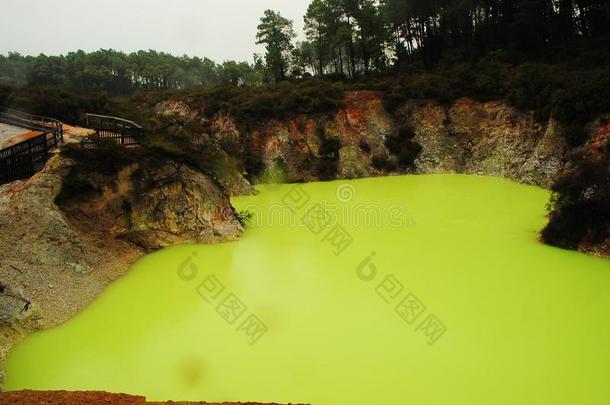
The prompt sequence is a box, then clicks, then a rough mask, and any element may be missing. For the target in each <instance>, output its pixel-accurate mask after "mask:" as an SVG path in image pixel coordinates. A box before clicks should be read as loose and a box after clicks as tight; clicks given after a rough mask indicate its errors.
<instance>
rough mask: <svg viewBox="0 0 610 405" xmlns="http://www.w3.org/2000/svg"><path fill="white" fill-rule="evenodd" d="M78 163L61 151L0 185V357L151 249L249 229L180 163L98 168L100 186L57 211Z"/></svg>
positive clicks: (212, 186) (204, 180)
mask: <svg viewBox="0 0 610 405" xmlns="http://www.w3.org/2000/svg"><path fill="white" fill-rule="evenodd" d="M72 164H73V162H70V161H68V160H66V159H64V158H62V157H60V156H59V155H57V156H55V157H53V158H52V159H51V160H50V161H49V162H48V163H47V166H46V168H45V170H44V171H43V172H41V173H39V174H37V175H35V176H34V177H32V178H31V179H29V180H28V181H26V182H17V183H12V184H9V185H6V186H3V187H0V229H1V230H2V231H1V232H0V251H1V252H2V257H1V260H0V362H1V361H3V360H4V358H5V356H6V354H7V351H8V349H9V348H10V346H11V345H12V344H13V343H14V342H16V341H17V340H19V339H21V338H22V337H23V336H25V335H27V334H29V333H31V332H32V331H35V330H39V329H45V328H49V327H52V326H54V325H57V324H59V323H62V322H64V321H66V320H67V319H69V318H70V317H72V316H73V315H74V314H76V313H77V312H78V311H79V310H81V309H82V308H84V307H85V306H86V305H88V304H89V303H90V302H91V301H92V300H93V299H94V298H95V297H96V296H97V295H99V294H100V293H101V291H102V290H103V289H104V288H105V287H106V286H107V285H108V284H109V283H110V282H112V281H113V280H115V279H117V278H118V277H120V276H121V275H123V274H124V273H125V272H126V271H127V270H128V269H129V268H130V267H131V265H132V264H133V263H134V262H135V261H136V260H137V259H138V258H140V257H141V256H142V255H143V254H144V253H145V252H146V251H150V250H154V249H159V248H161V247H164V246H168V245H171V244H177V243H214V242H220V241H225V240H232V239H236V238H237V237H239V235H240V234H241V233H242V228H241V225H240V224H239V221H238V220H237V218H236V214H235V211H234V209H233V207H232V206H231V204H230V201H229V196H228V194H227V193H226V192H225V190H224V189H223V188H222V187H221V186H219V185H218V184H217V183H216V182H215V181H213V180H212V179H211V178H210V177H208V176H206V175H204V174H202V173H199V172H196V171H194V170H192V169H190V168H188V167H186V166H184V165H181V164H178V163H176V162H173V161H163V162H159V161H153V162H151V161H146V160H144V161H142V162H139V163H138V164H132V165H129V166H127V167H125V168H124V169H123V170H121V171H120V172H119V173H118V174H115V175H101V174H97V175H96V174H91V176H90V178H91V179H92V182H93V183H94V185H95V188H96V189H97V190H98V192H97V193H89V194H82V195H75V196H73V198H70V199H69V200H67V201H66V202H65V203H62V206H61V207H58V206H57V205H56V204H55V198H56V196H57V195H58V193H59V192H60V190H61V188H62V182H63V181H64V179H65V177H66V175H67V172H68V171H69V170H70V168H71V166H72ZM0 376H1V375H0Z"/></svg>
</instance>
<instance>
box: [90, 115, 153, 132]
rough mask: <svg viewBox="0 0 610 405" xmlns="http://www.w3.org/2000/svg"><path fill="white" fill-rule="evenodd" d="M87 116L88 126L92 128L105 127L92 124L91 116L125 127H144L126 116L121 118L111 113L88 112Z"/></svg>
mask: <svg viewBox="0 0 610 405" xmlns="http://www.w3.org/2000/svg"><path fill="white" fill-rule="evenodd" d="M85 116H86V118H87V128H92V129H103V128H96V127H95V126H91V118H94V119H97V120H99V121H100V122H102V123H104V122H113V123H115V124H117V125H123V126H125V127H129V128H139V129H142V127H141V126H140V125H138V124H136V123H135V122H133V121H130V120H126V119H124V118H119V117H112V116H110V115H100V114H91V113H87V114H85Z"/></svg>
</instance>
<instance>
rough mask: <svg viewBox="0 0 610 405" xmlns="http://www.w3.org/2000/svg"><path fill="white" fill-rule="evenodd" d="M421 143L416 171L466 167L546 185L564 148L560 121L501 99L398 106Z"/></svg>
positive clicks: (468, 170)
mask: <svg viewBox="0 0 610 405" xmlns="http://www.w3.org/2000/svg"><path fill="white" fill-rule="evenodd" d="M399 114H403V115H404V116H406V117H407V119H408V120H409V121H410V122H411V125H412V126H413V128H414V129H415V132H416V136H415V141H416V142H417V143H419V144H420V145H422V147H423V149H422V152H421V154H420V155H419V157H418V159H417V160H416V167H417V171H418V172H419V173H447V172H455V173H467V174H483V175H492V176H499V177H505V178H509V179H512V180H515V181H517V182H520V183H527V184H534V185H538V186H541V187H545V188H549V187H550V186H551V185H552V184H553V182H554V180H555V179H556V178H557V176H558V175H559V174H560V173H561V170H562V168H563V166H564V156H565V152H566V148H565V143H564V141H563V139H562V136H561V132H560V129H559V126H558V124H557V123H556V122H555V121H554V120H551V121H549V122H546V123H540V122H537V121H536V120H535V119H534V117H533V114H531V113H524V112H520V111H517V110H515V109H514V108H512V107H510V106H507V105H506V104H504V103H500V102H488V103H478V102H474V101H472V100H469V99H460V100H458V101H457V102H456V103H454V104H453V105H452V106H450V107H445V106H441V105H439V104H437V103H434V102H424V103H421V102H419V103H415V102H413V103H409V104H408V105H407V106H405V107H403V108H402V109H400V111H399Z"/></svg>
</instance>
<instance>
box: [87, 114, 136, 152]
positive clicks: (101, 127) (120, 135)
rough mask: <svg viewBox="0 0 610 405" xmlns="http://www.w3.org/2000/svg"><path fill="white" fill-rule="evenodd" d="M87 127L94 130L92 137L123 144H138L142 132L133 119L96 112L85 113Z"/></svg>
mask: <svg viewBox="0 0 610 405" xmlns="http://www.w3.org/2000/svg"><path fill="white" fill-rule="evenodd" d="M87 128H91V129H94V130H95V132H94V133H93V135H92V137H93V138H97V139H110V140H113V141H115V142H117V143H119V144H121V145H125V146H136V145H139V144H140V141H141V139H142V135H143V133H144V130H143V128H142V127H141V126H139V125H138V124H136V123H135V122H133V121H129V120H125V119H123V118H117V117H110V116H107V115H98V114H87Z"/></svg>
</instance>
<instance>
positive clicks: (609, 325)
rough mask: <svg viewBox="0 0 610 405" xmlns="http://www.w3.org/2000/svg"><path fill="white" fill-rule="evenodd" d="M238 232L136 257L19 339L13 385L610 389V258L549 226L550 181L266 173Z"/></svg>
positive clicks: (535, 398) (388, 391)
mask: <svg viewBox="0 0 610 405" xmlns="http://www.w3.org/2000/svg"><path fill="white" fill-rule="evenodd" d="M260 191H261V193H260V194H259V195H257V196H254V197H240V198H237V199H235V200H234V204H235V205H236V207H238V209H249V210H250V211H253V212H255V213H256V216H255V218H254V221H253V224H252V225H251V226H250V227H249V228H248V229H247V231H246V233H245V234H244V236H243V238H242V239H241V240H240V241H239V242H234V243H226V244H221V245H215V246H180V247H174V248H170V249H166V250H164V251H162V252H158V253H155V254H152V255H149V256H146V257H145V258H143V259H142V260H141V261H140V262H139V263H137V265H136V266H135V267H134V268H133V269H132V270H131V271H130V272H129V273H128V274H127V275H126V276H125V277H124V278H122V279H121V280H119V281H118V282H116V283H115V284H113V285H112V286H111V287H110V288H108V290H107V291H106V292H104V294H103V295H102V296H100V297H99V299H97V300H96V302H95V303H94V304H93V305H91V306H90V307H88V308H87V309H86V310H84V311H83V312H82V313H80V314H79V315H78V316H77V317H75V318H74V319H73V320H71V321H69V322H68V323H66V324H65V325H63V326H61V327H58V328H55V329H52V330H48V331H45V332H41V333H38V334H35V335H33V336H31V337H29V338H28V339H26V340H25V341H24V342H22V343H21V344H19V345H18V346H16V347H15V348H14V350H13V351H12V352H11V354H10V356H9V359H8V361H7V364H6V371H7V380H6V388H7V389H8V390H18V389H36V390H56V389H62V390H64V389H65V390H104V391H112V392H124V393H130V394H140V395H145V396H147V397H148V399H149V400H169V399H173V400H205V401H237V400H241V401H260V402H283V403H288V402H292V403H295V402H303V403H314V404H321V405H331V404H332V405H341V404H351V405H353V404H376V403H379V404H407V403H413V404H432V405H434V404H452V405H455V404H464V405H466V404H468V405H474V404H486V405H487V404H496V405H497V404H520V405H525V404H532V405H533V404H536V405H539V404H553V405H560V404H569V405H574V404H587V405H595V404H600V405H601V404H604V405H607V404H608V401H609V398H610V384H609V382H608V378H609V376H610V261H606V260H602V259H598V258H594V257H590V256H587V255H584V254H580V253H576V252H570V251H563V250H560V249H556V248H552V247H549V246H545V245H542V244H540V243H539V242H538V240H537V238H538V232H539V230H540V229H541V228H542V227H543V226H544V224H545V222H546V218H545V212H546V210H545V205H546V203H547V201H548V198H549V193H548V192H547V191H545V190H542V189H540V188H537V187H531V186H524V185H519V184H515V183H512V182H510V181H507V180H503V179H498V178H491V177H476V176H462V175H434V176H402V177H388V178H377V179H363V180H354V181H338V182H329V183H313V184H305V185H284V186H280V185H269V186H261V187H260Z"/></svg>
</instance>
